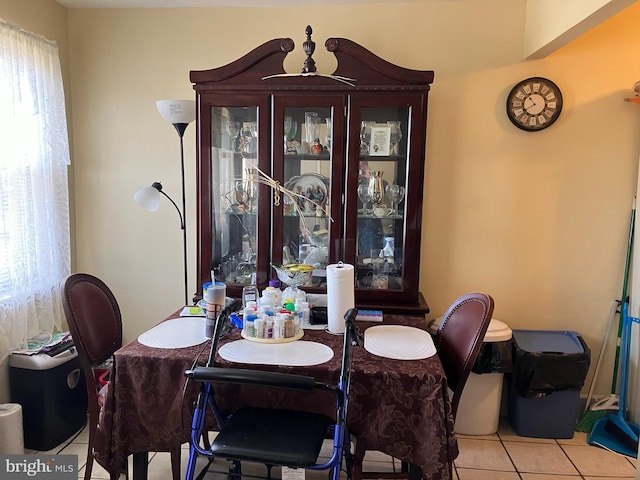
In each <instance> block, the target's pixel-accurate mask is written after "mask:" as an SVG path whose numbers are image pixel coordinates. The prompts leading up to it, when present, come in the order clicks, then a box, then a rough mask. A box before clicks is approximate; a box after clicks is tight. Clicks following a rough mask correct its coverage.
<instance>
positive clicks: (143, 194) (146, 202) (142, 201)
mask: <svg viewBox="0 0 640 480" xmlns="http://www.w3.org/2000/svg"><path fill="white" fill-rule="evenodd" d="M133 199H134V200H135V202H136V203H137V204H138V205H140V206H141V207H142V208H145V209H147V210H149V211H150V212H155V211H156V210H158V207H160V191H159V190H158V189H157V188H155V187H145V188H141V189H140V190H138V191H137V192H136V193H134V194H133Z"/></svg>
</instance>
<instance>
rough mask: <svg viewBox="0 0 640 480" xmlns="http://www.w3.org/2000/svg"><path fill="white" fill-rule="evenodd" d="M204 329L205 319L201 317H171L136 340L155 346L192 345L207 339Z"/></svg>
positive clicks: (177, 346) (174, 346)
mask: <svg viewBox="0 0 640 480" xmlns="http://www.w3.org/2000/svg"><path fill="white" fill-rule="evenodd" d="M204 329H205V319H204V318H202V317H181V318H171V319H169V320H166V321H164V322H162V323H160V324H158V325H156V326H155V327H153V328H152V329H151V330H147V331H146V332H144V333H143V334H141V335H140V336H139V337H138V341H139V342H140V343H141V344H143V345H146V346H147V347H155V348H184V347H192V346H193V345H199V344H201V343H203V342H205V341H206V340H207V338H206V337H205V336H204Z"/></svg>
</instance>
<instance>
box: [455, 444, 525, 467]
mask: <svg viewBox="0 0 640 480" xmlns="http://www.w3.org/2000/svg"><path fill="white" fill-rule="evenodd" d="M458 449H459V451H460V454H459V455H458V458H456V459H455V461H454V464H455V466H456V467H458V468H477V469H483V470H499V471H503V472H513V471H515V468H514V467H513V463H511V460H510V459H509V456H508V455H507V452H506V451H505V449H504V447H503V446H502V444H501V443H500V442H495V441H492V440H476V439H472V438H459V439H458Z"/></svg>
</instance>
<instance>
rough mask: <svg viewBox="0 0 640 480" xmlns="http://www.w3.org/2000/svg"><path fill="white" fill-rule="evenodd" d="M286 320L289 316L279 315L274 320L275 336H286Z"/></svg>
mask: <svg viewBox="0 0 640 480" xmlns="http://www.w3.org/2000/svg"><path fill="white" fill-rule="evenodd" d="M286 322H287V318H286V317H285V316H283V315H278V316H277V317H276V318H275V319H274V321H273V338H274V339H276V338H286V336H287V335H286V330H285V328H286Z"/></svg>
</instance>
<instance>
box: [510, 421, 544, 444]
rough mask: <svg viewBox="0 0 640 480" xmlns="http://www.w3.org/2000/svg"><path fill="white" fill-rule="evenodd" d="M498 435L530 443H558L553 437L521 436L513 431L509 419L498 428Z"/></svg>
mask: <svg viewBox="0 0 640 480" xmlns="http://www.w3.org/2000/svg"><path fill="white" fill-rule="evenodd" d="M498 436H499V437H500V439H501V440H514V441H518V442H528V443H554V444H555V443H556V441H555V440H554V439H553V438H535V437H521V436H520V435H518V434H517V433H516V432H514V431H513V428H512V427H511V424H510V423H509V422H508V421H501V422H500V426H499V428H498Z"/></svg>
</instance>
